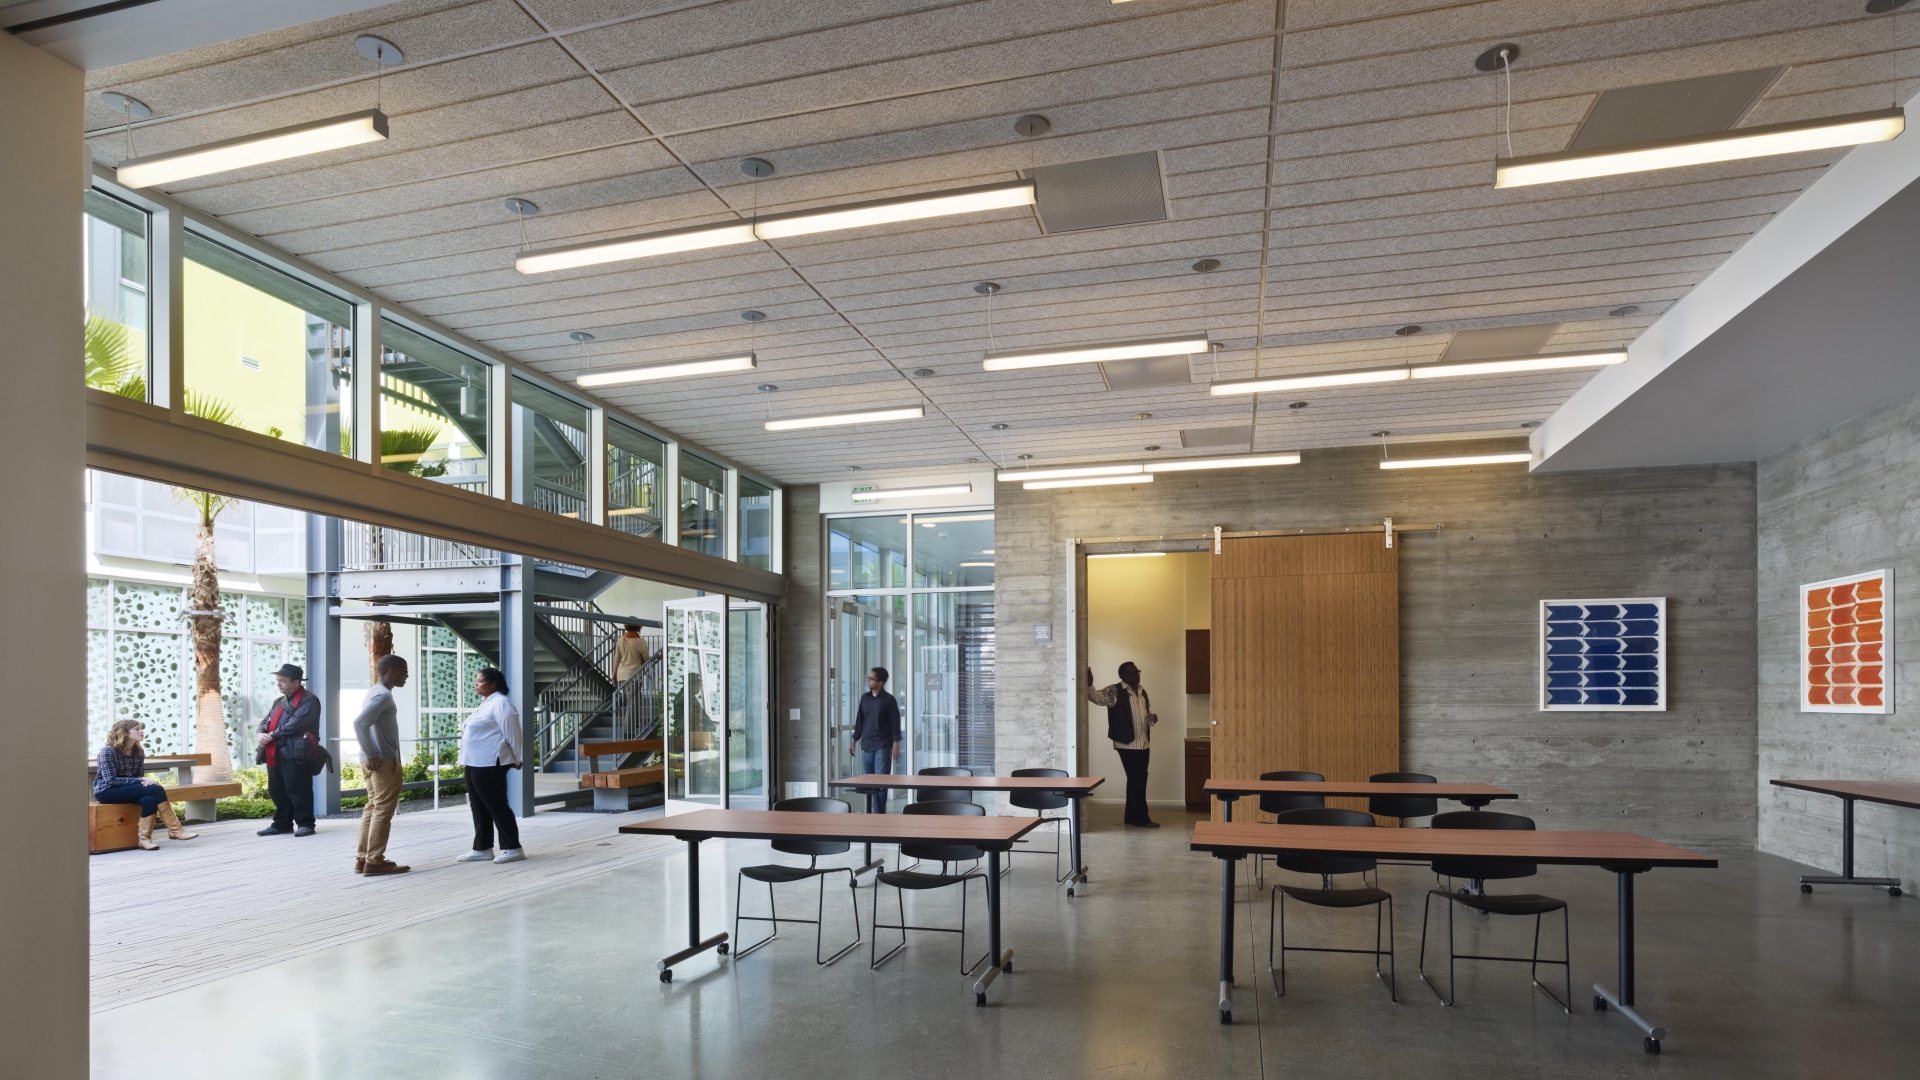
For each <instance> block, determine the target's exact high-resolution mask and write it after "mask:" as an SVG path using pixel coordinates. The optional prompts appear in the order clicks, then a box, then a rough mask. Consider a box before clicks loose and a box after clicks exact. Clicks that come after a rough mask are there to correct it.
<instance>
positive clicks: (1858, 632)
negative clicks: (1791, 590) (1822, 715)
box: [1800, 569, 1893, 713]
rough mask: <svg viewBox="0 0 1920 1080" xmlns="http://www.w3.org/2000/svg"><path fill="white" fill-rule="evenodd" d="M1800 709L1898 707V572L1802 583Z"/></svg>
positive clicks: (1872, 572)
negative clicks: (1895, 588)
mask: <svg viewBox="0 0 1920 1080" xmlns="http://www.w3.org/2000/svg"><path fill="white" fill-rule="evenodd" d="M1800 711H1801V712H1849V713H1890V712H1892V711H1893V571H1892V570H1890V569H1889V570H1870V571H1868V572H1867V573H1864V574H1854V575H1853V576H1851V577H1843V578H1834V579H1832V580H1831V581H1816V582H1814V583H1813V584H1811V585H1802V586H1800Z"/></svg>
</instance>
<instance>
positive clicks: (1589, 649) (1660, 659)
mask: <svg viewBox="0 0 1920 1080" xmlns="http://www.w3.org/2000/svg"><path fill="white" fill-rule="evenodd" d="M1648 623H1651V624H1652V625H1651V626H1648V625H1646V624H1648ZM1667 670H1668V665H1667V598H1666V597H1664V596H1631V597H1613V598H1609V599H1568V600H1542V601H1540V702H1539V706H1540V711H1541V712H1666V711H1667V701H1668V687H1667Z"/></svg>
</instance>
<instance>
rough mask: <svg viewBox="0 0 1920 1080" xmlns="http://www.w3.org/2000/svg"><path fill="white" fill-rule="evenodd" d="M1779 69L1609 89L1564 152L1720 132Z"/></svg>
mask: <svg viewBox="0 0 1920 1080" xmlns="http://www.w3.org/2000/svg"><path fill="white" fill-rule="evenodd" d="M1781 70H1782V69H1780V68H1777V67H1770V68H1755V69H1754V70H1752V71H1735V72H1731V73H1729V74H1726V75H1708V76H1706V77H1704V78H1699V79H1676V80H1675V81H1673V82H1663V83H1651V84H1648V85H1646V86H1625V87H1621V88H1620V89H1618V90H1608V91H1606V92H1604V93H1602V94H1601V95H1600V100H1598V101H1596V102H1594V104H1593V111H1592V112H1589V113H1588V114H1587V119H1586V122H1585V123H1583V124H1581V125H1580V130H1579V131H1576V132H1574V135H1573V142H1572V143H1571V144H1569V145H1568V146H1567V149H1569V150H1586V149H1590V148H1592V147H1596V146H1615V145H1618V144H1620V143H1635V142H1646V141H1648V140H1650V139H1677V138H1680V137H1681V136H1683V135H1700V134H1703V133H1705V132H1709V131H1725V130H1727V129H1728V128H1730V127H1732V126H1733V125H1734V124H1735V123H1738V122H1739V120H1740V118H1741V117H1742V116H1744V115H1746V112H1747V110H1748V109H1749V108H1752V107H1753V103H1754V102H1755V101H1756V100H1758V99H1759V97H1760V95H1761V94H1762V93H1764V92H1765V91H1766V89H1767V87H1768V86H1771V85H1772V84H1773V80H1774V79H1775V78H1777V77H1779V75H1780V72H1781Z"/></svg>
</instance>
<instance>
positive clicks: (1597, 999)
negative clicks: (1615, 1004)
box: [1593, 994, 1607, 1012]
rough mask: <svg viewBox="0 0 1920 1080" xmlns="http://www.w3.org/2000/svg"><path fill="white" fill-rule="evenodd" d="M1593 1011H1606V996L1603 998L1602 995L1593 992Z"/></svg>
mask: <svg viewBox="0 0 1920 1080" xmlns="http://www.w3.org/2000/svg"><path fill="white" fill-rule="evenodd" d="M1593 1011H1594V1012H1606V1011H1607V999H1606V998H1603V997H1601V996H1600V995H1599V994H1595V995H1593Z"/></svg>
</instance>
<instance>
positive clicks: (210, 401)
mask: <svg viewBox="0 0 1920 1080" xmlns="http://www.w3.org/2000/svg"><path fill="white" fill-rule="evenodd" d="M187 415H188V416H197V417H199V418H200V419H202V420H211V421H213V422H214V423H216V424H225V425H227V426H228V427H241V426H242V425H241V423H240V421H239V420H238V419H237V418H238V416H239V415H240V411H239V410H238V409H235V408H234V407H233V406H232V405H230V404H228V403H227V402H225V401H222V400H220V399H219V398H217V397H214V396H213V395H212V394H203V393H201V392H200V391H198V390H194V389H188V390H187Z"/></svg>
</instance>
